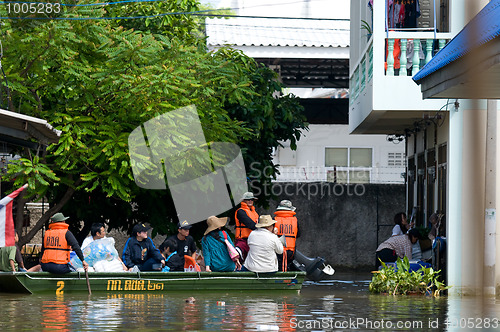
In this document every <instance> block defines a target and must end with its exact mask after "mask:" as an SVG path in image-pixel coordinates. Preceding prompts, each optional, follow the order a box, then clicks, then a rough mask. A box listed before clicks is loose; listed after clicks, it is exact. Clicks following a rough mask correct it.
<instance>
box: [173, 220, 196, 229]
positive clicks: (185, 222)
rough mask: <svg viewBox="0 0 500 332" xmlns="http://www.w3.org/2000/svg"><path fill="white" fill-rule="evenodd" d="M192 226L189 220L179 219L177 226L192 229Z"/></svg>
mask: <svg viewBox="0 0 500 332" xmlns="http://www.w3.org/2000/svg"><path fill="white" fill-rule="evenodd" d="M191 227H193V226H192V225H190V224H189V223H188V222H187V220H184V221H179V223H178V224H177V228H179V229H190V228H191Z"/></svg>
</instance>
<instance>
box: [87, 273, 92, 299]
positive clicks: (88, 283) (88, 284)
mask: <svg viewBox="0 0 500 332" xmlns="http://www.w3.org/2000/svg"><path fill="white" fill-rule="evenodd" d="M85 279H87V288H88V290H89V295H92V291H91V290H90V281H89V271H87V270H85Z"/></svg>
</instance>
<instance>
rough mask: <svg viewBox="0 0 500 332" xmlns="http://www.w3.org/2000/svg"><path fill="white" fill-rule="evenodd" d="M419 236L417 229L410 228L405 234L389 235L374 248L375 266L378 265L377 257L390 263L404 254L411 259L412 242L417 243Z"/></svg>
mask: <svg viewBox="0 0 500 332" xmlns="http://www.w3.org/2000/svg"><path fill="white" fill-rule="evenodd" d="M419 237H420V234H419V232H418V230H416V229H415V228H412V229H410V230H409V231H408V233H406V234H403V235H396V236H391V237H390V238H388V239H387V240H385V241H384V242H382V243H381V244H380V245H379V246H378V248H377V250H376V255H377V268H378V266H379V265H380V262H379V259H380V260H381V261H382V262H388V263H392V262H395V261H396V260H397V259H398V257H399V258H401V259H402V258H404V257H405V256H406V257H408V259H409V260H412V247H413V244H415V243H417V241H418V239H419Z"/></svg>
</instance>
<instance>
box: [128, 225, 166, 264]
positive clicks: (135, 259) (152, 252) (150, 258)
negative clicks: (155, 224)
mask: <svg viewBox="0 0 500 332" xmlns="http://www.w3.org/2000/svg"><path fill="white" fill-rule="evenodd" d="M149 229H150V227H148V226H146V225H144V224H137V225H135V226H134V228H132V234H131V236H130V237H129V239H128V240H127V242H126V243H125V247H124V248H123V254H122V261H123V263H124V264H125V266H126V267H127V268H128V269H129V270H130V269H134V267H135V266H137V268H138V269H139V270H140V271H160V270H161V269H162V267H164V266H165V258H163V256H162V255H161V253H160V251H159V250H158V249H157V248H156V247H155V245H154V243H153V241H152V240H151V239H150V238H149V237H148V233H147V231H148V230H149Z"/></svg>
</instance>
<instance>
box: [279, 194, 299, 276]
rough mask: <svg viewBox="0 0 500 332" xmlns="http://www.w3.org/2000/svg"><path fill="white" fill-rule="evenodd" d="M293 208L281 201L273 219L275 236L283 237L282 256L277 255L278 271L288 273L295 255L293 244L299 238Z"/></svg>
mask: <svg viewBox="0 0 500 332" xmlns="http://www.w3.org/2000/svg"><path fill="white" fill-rule="evenodd" d="M295 210H296V208H295V206H293V205H292V202H290V201H289V200H286V199H285V200H282V201H281V202H280V203H279V205H278V207H277V208H276V212H274V215H275V217H274V219H275V220H276V224H275V227H276V228H277V233H276V235H278V236H284V237H285V244H284V248H283V254H282V255H278V268H279V270H280V271H289V270H290V269H293V264H292V262H293V256H294V255H295V242H296V240H297V238H298V237H299V236H300V229H299V224H298V222H297V217H296V216H295V214H296V213H295Z"/></svg>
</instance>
